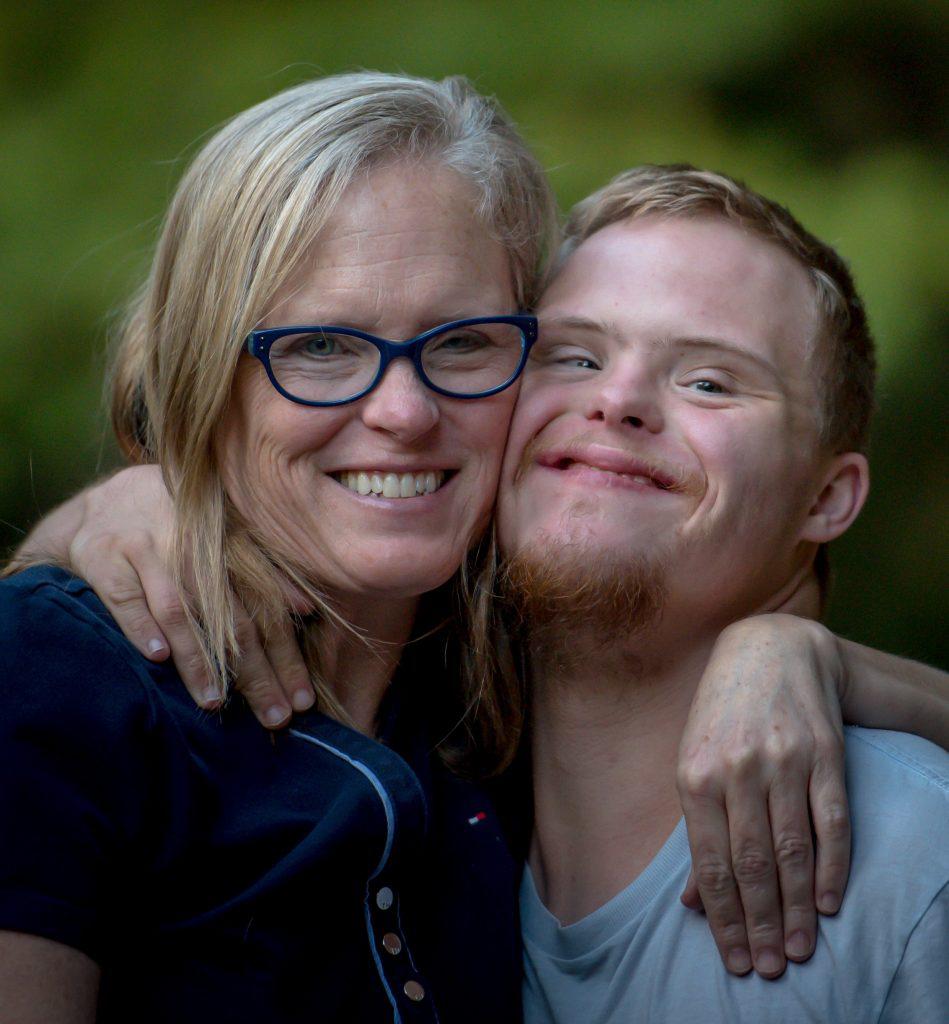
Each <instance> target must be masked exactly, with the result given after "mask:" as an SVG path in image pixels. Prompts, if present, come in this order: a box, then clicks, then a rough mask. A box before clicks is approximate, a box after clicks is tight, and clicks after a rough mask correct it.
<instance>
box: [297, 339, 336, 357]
mask: <svg viewBox="0 0 949 1024" xmlns="http://www.w3.org/2000/svg"><path fill="white" fill-rule="evenodd" d="M302 347H303V351H304V352H306V353H307V355H311V356H332V355H336V353H337V351H338V350H339V346H338V343H337V339H336V338H334V337H332V336H331V335H326V334H311V335H310V336H309V337H308V338H306V339H305V340H304V342H303V346H302Z"/></svg>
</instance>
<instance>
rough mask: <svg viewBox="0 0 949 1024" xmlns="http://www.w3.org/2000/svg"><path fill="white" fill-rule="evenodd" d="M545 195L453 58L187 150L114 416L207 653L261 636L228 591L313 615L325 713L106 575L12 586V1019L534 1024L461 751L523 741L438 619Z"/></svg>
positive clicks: (487, 476)
mask: <svg viewBox="0 0 949 1024" xmlns="http://www.w3.org/2000/svg"><path fill="white" fill-rule="evenodd" d="M552 210H553V206H552V201H551V197H550V193H549V190H548V188H547V185H546V182H545V180H544V178H543V175H542V173H541V171H540V169H539V167H538V165H537V164H536V162H535V161H534V160H533V158H532V157H531V155H530V154H529V153H528V152H527V150H526V149H525V148H524V146H523V144H522V143H521V142H520V140H519V139H518V138H517V136H516V134H515V133H514V132H513V130H512V129H511V127H510V125H509V124H508V123H507V122H506V121H505V120H504V119H503V118H502V117H501V116H500V115H499V114H498V112H497V111H496V109H494V108H493V107H492V106H491V105H490V104H488V103H486V102H485V101H484V100H483V99H481V98H480V97H478V96H477V95H476V94H474V93H473V92H472V91H471V90H470V89H469V88H468V87H467V86H465V85H464V84H463V83H460V82H457V81H451V80H449V81H447V82H444V83H441V84H436V83H431V82H425V81H420V80H413V79H407V78H401V77H395V76H381V75H353V76H341V77H338V78H331V79H326V80H323V81H321V82H316V83H310V84H308V85H304V86H301V87H298V88H297V89H292V90H289V91H288V92H286V93H283V94H281V95H280V96H277V97H275V98H274V99H272V100H270V101H267V102H266V103H263V104H261V105H259V106H258V107H255V108H253V109H252V110H250V111H247V112H245V113H244V114H242V115H240V116H239V117H238V118H236V119H235V120H234V121H233V122H231V123H230V124H229V125H228V126H227V127H225V128H224V129H223V130H222V131H221V132H220V133H219V134H218V135H217V136H215V137H214V138H213V139H212V140H211V141H210V143H209V144H208V145H207V146H206V148H205V149H204V150H203V151H202V153H201V154H199V156H198V157H197V159H196V160H195V162H194V164H193V165H192V167H191V168H190V170H189V171H188V173H187V174H186V176H185V178H184V180H183V181H182V183H181V185H180V187H179V189H178V192H177V194H176V196H175V199H174V201H173V203H172V206H171V209H170V212H169V215H168V218H167V221H166V225H165V228H164V231H163V234H162V238H161V240H160V243H159V248H158V253H157V255H156V259H155V264H154V267H153V270H152V273H151V275H150V278H149V280H148V282H147V284H146V287H145V289H144V290H143V292H142V293H141V295H140V296H139V297H138V299H137V300H136V302H135V304H134V305H133V307H132V311H131V315H130V317H129V321H128V324H127V327H126V330H125V334H124V337H123V341H122V345H121V348H120V351H119V357H118V364H117V366H118V368H117V372H116V377H115V382H114V396H115V398H114V421H115V424H116V428H117V432H118V435H119V437H120V438H121V439H122V440H123V442H124V443H125V444H126V447H127V448H128V450H129V452H130V454H131V455H132V456H133V458H134V459H135V460H136V461H139V462H156V463H158V464H159V465H160V466H161V468H162V472H163V474H164V478H165V480H166V481H167V483H168V486H169V489H170V491H171V492H172V494H173V496H174V504H175V509H176V523H177V527H176V528H177V536H176V541H175V549H174V556H173V561H174V566H175V572H176V576H177V579H178V581H179V583H182V582H183V581H184V580H188V582H189V585H190V590H191V592H192V595H193V608H192V609H191V610H189V612H188V615H189V619H190V621H191V623H192V625H193V626H195V627H196V628H197V629H198V634H199V636H200V638H201V645H202V652H201V655H202V660H203V663H204V666H205V668H204V672H205V675H206V677H207V678H208V680H210V681H211V682H212V683H213V684H215V685H216V687H217V692H218V693H220V692H221V691H222V690H223V687H224V686H225V684H226V681H227V677H228V673H229V672H231V671H233V668H234V666H235V664H236V662H237V659H238V656H239V653H240V650H241V646H242V637H241V635H240V631H239V628H238V622H239V619H238V616H237V613H236V612H235V609H234V606H233V601H232V597H231V591H232V589H233V591H235V592H236V593H237V595H238V596H239V598H240V600H241V602H242V603H243V604H244V606H245V607H247V608H248V609H250V610H252V612H253V613H254V617H255V619H256V620H257V621H259V622H261V623H262V624H263V628H264V630H265V631H268V630H269V631H271V632H274V631H278V630H279V629H280V628H281V625H282V624H283V623H284V622H285V621H286V617H287V614H288V611H293V612H296V613H297V614H298V616H299V627H300V634H301V637H302V639H303V642H304V645H305V649H306V656H307V666H308V674H309V678H310V679H312V681H313V686H314V688H315V690H316V694H317V699H318V706H319V708H320V713H314V714H312V715H307V716H304V717H302V718H300V719H299V720H298V721H297V723H296V725H295V727H294V728H293V729H292V730H290V731H289V732H288V733H286V734H281V735H279V736H277V737H276V738H274V739H272V740H271V738H270V737H268V736H267V734H265V733H264V732H262V731H261V730H258V729H257V728H256V725H255V723H254V721H253V718H252V716H251V714H250V712H249V711H248V710H247V709H245V708H243V707H241V706H238V705H237V704H231V705H229V706H228V707H227V708H226V709H225V710H224V712H223V713H222V715H221V718H220V720H219V721H218V720H214V719H210V718H207V717H204V716H200V715H197V714H195V712H194V710H193V707H192V706H191V703H190V700H189V698H188V696H187V692H186V691H185V689H184V687H183V686H182V682H181V678H180V677H179V676H178V675H177V673H176V672H175V671H174V670H173V669H172V668H170V667H168V666H162V665H159V664H155V663H150V662H147V661H146V660H145V659H143V658H141V657H139V656H138V655H137V654H136V652H135V650H134V649H133V648H132V647H131V646H130V645H129V644H128V643H126V642H125V641H124V640H123V639H122V638H121V636H120V634H119V632H118V629H117V627H116V625H115V622H114V621H113V620H112V619H111V618H110V617H109V616H108V615H107V614H106V613H105V611H104V609H103V608H102V606H101V605H100V604H99V603H98V602H97V601H96V600H95V599H94V598H93V597H92V595H91V593H90V591H89V590H88V588H87V587H86V586H85V585H84V584H82V583H81V581H78V580H75V579H70V578H69V577H68V576H66V575H65V574H63V573H61V572H59V571H58V570H55V569H51V568H34V569H31V570H30V571H28V572H25V573H22V574H20V575H19V576H16V577H14V578H12V579H10V580H9V581H8V582H6V583H5V584H3V588H2V589H3V594H2V597H0V616H2V625H3V633H4V666H3V667H4V671H3V672H2V673H0V677H2V680H3V682H2V683H0V687H2V693H0V700H2V704H3V713H2V715H0V720H2V722H3V730H4V736H3V739H2V742H0V751H2V754H0V756H2V757H3V758H4V765H3V766H4V768H5V769H6V773H5V777H7V778H24V779H25V780H27V782H28V785H29V791H28V792H27V791H25V790H22V789H19V788H13V787H8V788H7V789H6V791H5V792H4V795H3V797H2V800H3V803H2V805H0V818H2V820H3V821H4V822H5V823H6V827H7V828H8V829H10V828H12V827H14V825H15V826H16V828H17V836H18V838H17V842H15V843H11V844H4V846H5V847H6V852H5V853H4V854H3V858H4V860H3V864H2V875H3V886H2V887H3V892H4V896H3V898H2V899H0V927H2V928H4V929H6V930H7V932H6V934H5V935H4V937H3V939H2V946H0V949H2V954H3V955H2V957H0V963H2V966H0V993H2V998H3V999H5V1000H6V1003H7V1005H9V1006H10V1007H11V1008H12V1016H13V1017H15V1018H16V1019H21V1020H24V1021H29V1020H43V1021H60V1020H62V1021H78V1020H90V1019H93V1018H94V1017H98V1018H100V1019H102V1020H109V1019H122V1020H126V1019H135V1020H140V1021H148V1020H156V1021H157V1020H175V1021H188V1020H198V1019H202V1020H204V1019H208V1018H211V1019H214V1020H221V1021H226V1020H251V1019H267V1020H287V1021H293V1020H313V1019H331V1020H347V1021H353V1020H379V1019H396V1020H400V1019H401V1020H436V1019H438V1014H441V1016H442V1019H445V1020H466V1019H471V1020H483V1019H486V1018H488V1017H489V1016H491V1017H493V1018H494V1019H498V1020H514V1019H517V1016H518V1009H517V1005H518V1004H517V993H518V981H519V979H518V970H517V964H518V937H517V934H516V928H515V922H514V920H513V910H512V908H513V906H514V894H515V885H516V862H515V859H514V858H512V856H511V854H510V853H509V852H508V850H507V847H506V845H505V842H504V839H503V835H502V832H501V830H500V827H499V825H498V822H497V819H496V816H495V814H494V812H493V810H492V808H491V805H490V802H489V801H488V799H487V797H486V796H485V794H484V792H483V791H482V790H481V789H479V788H478V787H476V786H474V785H473V784H470V783H466V782H463V781H462V780H461V779H460V778H458V777H457V776H455V775H453V774H451V773H450V772H448V771H447V770H446V769H445V767H444V764H443V761H444V760H446V759H448V760H457V759H458V758H460V757H461V756H462V755H464V754H465V753H466V750H465V749H464V748H465V746H466V745H468V744H467V743H466V741H467V740H468V739H473V740H474V741H475V742H476V747H477V752H478V754H479V756H480V759H481V765H482V767H483V768H484V767H487V768H489V769H493V770H498V769H500V768H501V767H503V766H504V765H505V764H506V763H508V762H509V761H510V759H511V757H512V755H513V752H514V749H515V746H516V738H517V737H516V733H511V732H510V730H508V731H507V732H506V733H505V732H504V731H502V730H499V729H498V725H499V723H503V720H504V712H505V700H504V694H483V695H482V694H477V692H476V690H473V689H472V690H469V691H468V693H467V695H466V694H462V695H460V696H459V695H458V694H457V693H455V692H454V687H453V680H452V679H451V674H450V672H446V670H445V668H444V663H443V662H442V663H440V659H441V658H443V655H442V652H441V648H442V646H443V644H442V642H441V641H436V642H435V643H432V642H429V641H426V640H425V639H424V638H423V637H424V634H425V633H426V632H427V631H428V630H429V628H430V627H431V626H432V625H433V624H437V621H438V620H439V619H440V618H443V617H444V615H443V612H444V608H443V606H442V603H443V600H444V595H443V594H442V593H441V592H440V590H439V588H441V587H442V585H443V584H445V583H446V582H447V581H448V580H449V579H450V578H451V577H452V576H453V574H455V573H456V571H457V569H458V567H459V566H460V565H461V564H462V563H463V562H464V560H465V558H466V553H467V552H468V550H469V548H470V547H471V546H472V545H473V544H474V543H475V541H476V540H477V538H478V537H479V536H480V534H481V533H482V531H483V530H484V527H485V525H486V523H487V521H488V517H489V515H490V510H491V506H492V503H493V498H494V491H495V486H496V482H497V474H498V466H499V462H500V457H501V452H502V449H503V445H504V440H505V437H506V431H507V425H508V421H509V419H510V415H511V411H512V408H513V404H514V400H515V393H514V389H513V388H511V387H510V385H511V384H512V383H513V381H514V380H515V379H516V376H517V374H518V373H519V372H520V369H521V368H522V366H523V361H524V357H525V355H526V352H527V349H528V348H529V345H530V342H531V338H532V336H533V331H534V324H533V322H532V320H531V319H530V318H528V317H517V316H516V315H515V314H516V313H517V311H518V310H519V309H524V308H528V307H529V306H530V304H531V303H532V301H533V299H534V297H535V292H536V288H537V284H538V281H539V273H540V268H541V264H542V258H543V255H544V253H545V251H547V250H548V249H549V247H550V245H551V243H552V239H553V232H554V227H553V213H552ZM326 325H330V326H332V327H334V328H336V330H328V329H325V328H326ZM442 327H444V329H441V328H442ZM301 328H302V329H301ZM387 338H388V339H392V338H395V339H413V341H414V345H413V347H412V349H411V352H412V354H413V362H410V361H409V360H408V359H403V358H395V359H393V361H391V362H390V363H388V365H387V363H386V360H387V359H391V358H392V357H393V356H395V355H396V354H398V355H401V354H402V353H404V352H409V349H400V350H394V349H392V347H391V345H388V344H387V343H386V342H385V341H383V340H382V339H387ZM312 360H318V361H319V362H320V364H321V369H320V371H319V372H318V373H316V374H314V373H313V372H312V370H311V369H310V366H311V361H312ZM327 362H329V364H330V365H329V368H328V369H327V368H326V363H327ZM413 363H414V365H413ZM314 406H315V407H314ZM367 489H368V491H370V492H379V491H381V493H382V497H381V498H380V497H377V496H373V495H372V494H367V493H366V491H367ZM423 595H434V596H433V597H432V598H429V599H428V600H427V601H426V600H423ZM436 613H437V614H436ZM413 630H414V633H413ZM413 635H414V636H416V637H418V638H419V640H418V642H416V643H413V644H411V645H408V646H407V644H408V641H409V640H410V639H411V638H412V637H413ZM446 676H448V678H447V679H446V678H445V677H446ZM24 682H25V683H26V684H27V685H25V686H24ZM476 698H477V699H476ZM468 712H470V713H468ZM459 719H463V721H464V725H463V727H462V728H461V729H457V728H452V727H453V726H455V725H456V724H457V722H458V721H459ZM469 734H470V736H469ZM459 735H460V736H461V738H460V739H459ZM434 745H440V746H441V747H442V752H443V755H444V756H443V758H442V760H439V759H437V758H433V757H431V756H430V751H431V749H432V747H433V746H434ZM436 1007H437V1010H436Z"/></svg>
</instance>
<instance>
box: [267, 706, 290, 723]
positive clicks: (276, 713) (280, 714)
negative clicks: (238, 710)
mask: <svg viewBox="0 0 949 1024" xmlns="http://www.w3.org/2000/svg"><path fill="white" fill-rule="evenodd" d="M286 717H287V710H286V708H280V707H272V708H267V710H266V711H265V712H264V721H265V722H266V723H267V725H280V723H281V722H283V721H284V720H285V719H286Z"/></svg>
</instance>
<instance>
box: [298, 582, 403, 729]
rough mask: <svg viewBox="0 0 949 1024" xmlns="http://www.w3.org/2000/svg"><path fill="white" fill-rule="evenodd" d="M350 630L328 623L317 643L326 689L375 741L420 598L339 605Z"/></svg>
mask: <svg viewBox="0 0 949 1024" xmlns="http://www.w3.org/2000/svg"><path fill="white" fill-rule="evenodd" d="M335 607H336V609H337V611H338V612H339V615H340V617H341V619H342V620H343V621H344V622H346V623H347V625H345V626H344V625H341V624H340V623H338V622H336V621H332V620H324V621H323V622H321V623H320V624H319V625H318V626H316V627H315V628H316V630H317V633H316V635H315V637H314V638H313V639H314V641H315V643H316V647H317V650H318V651H319V652H320V665H321V668H322V675H323V678H324V679H325V681H326V685H327V686H328V687H329V689H330V690H331V691H332V693H333V696H334V697H335V698H336V699H337V700H338V701H339V703H340V706H341V707H342V709H343V710H344V711H345V712H346V714H347V716H348V717H349V719H350V721H351V723H352V724H353V725H355V727H356V728H357V729H359V731H360V732H363V733H365V734H366V735H367V736H372V735H374V734H375V731H376V720H377V717H378V714H379V707H380V705H381V704H382V699H383V697H384V696H385V693H386V690H387V689H388V687H389V683H390V682H391V681H392V677H393V675H394V674H395V670H396V668H397V667H398V664H399V659H400V658H401V656H402V650H403V648H404V646H405V644H406V643H407V641H408V639H409V637H410V636H411V633H412V624H413V622H414V620H415V613H416V610H417V609H418V598H405V599H394V600H390V599H386V598H380V599H378V600H373V601H366V600H365V599H361V600H360V601H358V602H353V601H348V600H345V599H343V600H340V601H338V602H337V603H336V604H335Z"/></svg>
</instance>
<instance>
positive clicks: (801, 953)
mask: <svg viewBox="0 0 949 1024" xmlns="http://www.w3.org/2000/svg"><path fill="white" fill-rule="evenodd" d="M810 952H811V939H810V936H809V935H807V933H806V932H802V931H800V930H799V931H796V932H791V934H790V936H789V937H788V944H787V954H788V956H790V957H800V958H802V959H803V958H804V957H806V956H809V955H810Z"/></svg>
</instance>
